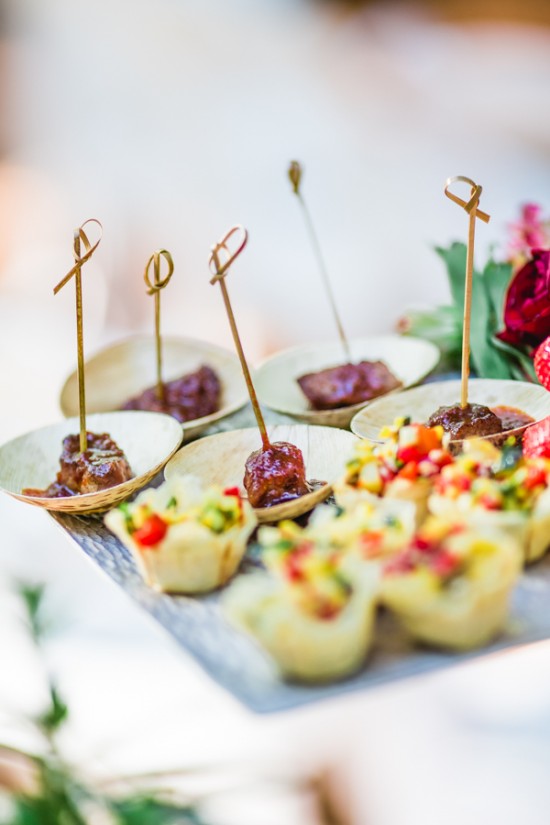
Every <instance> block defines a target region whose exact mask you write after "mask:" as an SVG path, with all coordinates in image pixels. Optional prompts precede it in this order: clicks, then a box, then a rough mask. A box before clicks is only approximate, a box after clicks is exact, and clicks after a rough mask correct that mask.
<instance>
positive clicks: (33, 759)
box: [5, 585, 205, 825]
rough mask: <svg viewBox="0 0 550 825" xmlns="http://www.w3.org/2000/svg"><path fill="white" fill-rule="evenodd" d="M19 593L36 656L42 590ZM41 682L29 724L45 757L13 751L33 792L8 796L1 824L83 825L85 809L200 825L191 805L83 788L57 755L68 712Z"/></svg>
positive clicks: (123, 822) (146, 822)
mask: <svg viewBox="0 0 550 825" xmlns="http://www.w3.org/2000/svg"><path fill="white" fill-rule="evenodd" d="M19 594H20V596H21V599H22V602H23V604H24V606H25V609H26V618H27V623H28V626H29V632H30V634H31V637H32V639H33V641H34V643H35V645H36V648H37V650H38V652H39V653H42V652H43V646H44V640H45V636H46V625H45V622H44V619H43V600H44V588H43V587H42V586H40V585H36V586H35V585H21V586H20V587H19ZM46 681H47V685H48V691H49V701H48V703H47V705H46V707H45V708H44V710H43V711H42V712H41V713H40V714H39V715H38V716H37V717H35V718H34V720H32V721H33V722H34V725H35V727H36V729H37V732H39V733H40V734H42V736H43V738H44V740H45V743H46V745H47V755H46V756H37V755H33V754H24V753H23V752H21V751H20V752H19V753H20V754H21V756H23V757H26V758H27V760H28V762H29V764H32V765H33V767H34V769H35V772H36V779H37V782H36V788H35V791H34V793H32V794H30V793H19V794H14V795H12V798H11V800H10V801H11V803H12V806H13V813H12V816H11V819H10V820H9V821H8V822H7V823H5V825H88V814H87V811H89V807H90V805H91V806H92V807H93V808H95V809H99V810H102V811H104V812H105V813H106V814H107V815H108V817H109V816H110V817H111V819H112V822H113V825H205V823H204V822H203V821H202V820H201V819H200V818H199V816H198V814H197V812H196V811H195V810H194V808H193V807H192V806H188V805H184V806H180V805H176V804H171V803H170V802H166V801H164V800H163V799H161V798H160V797H157V796H155V795H154V794H153V793H148V794H144V793H143V792H139V793H136V794H133V795H131V796H128V797H126V798H124V799H113V798H111V797H109V796H106V795H104V794H102V793H99V792H97V791H96V790H94V789H92V788H88V787H86V786H85V785H84V783H83V782H82V781H81V780H80V779H79V778H78V773H77V772H76V771H75V770H74V769H73V768H71V767H70V766H68V765H66V764H65V762H64V761H63V759H62V758H61V756H60V754H59V751H58V747H57V734H58V733H59V731H60V729H61V728H62V727H63V724H64V723H65V721H66V720H67V717H68V714H69V710H68V707H67V704H66V703H65V701H64V700H63V698H62V696H61V694H60V692H59V689H58V687H57V685H56V683H55V681H54V680H53V678H52V676H51V675H50V674H49V673H48V671H47V669H46ZM106 821H108V820H106Z"/></svg>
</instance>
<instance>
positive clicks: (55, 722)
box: [36, 684, 69, 735]
mask: <svg viewBox="0 0 550 825" xmlns="http://www.w3.org/2000/svg"><path fill="white" fill-rule="evenodd" d="M68 714H69V708H68V707H67V705H66V704H65V702H64V701H63V700H62V699H61V697H60V696H59V692H58V690H57V688H56V686H55V685H54V684H50V705H49V707H47V708H46V710H45V711H44V713H42V714H40V716H38V718H37V720H36V722H37V724H38V726H39V727H40V728H42V730H43V731H44V732H45V733H46V734H49V735H51V734H53V733H55V732H56V731H57V729H58V728H59V727H60V725H62V724H63V722H64V721H65V720H66V718H67V716H68Z"/></svg>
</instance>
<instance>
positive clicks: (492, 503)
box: [479, 493, 501, 510]
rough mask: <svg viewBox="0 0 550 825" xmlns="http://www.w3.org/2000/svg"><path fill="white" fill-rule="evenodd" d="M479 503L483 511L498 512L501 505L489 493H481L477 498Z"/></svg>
mask: <svg viewBox="0 0 550 825" xmlns="http://www.w3.org/2000/svg"><path fill="white" fill-rule="evenodd" d="M479 503H480V504H481V506H482V507H483V508H484V509H485V510H500V509H501V504H500V502H499V501H498V500H497V499H496V498H495V497H494V496H492V495H490V493H483V495H481V496H480V497H479Z"/></svg>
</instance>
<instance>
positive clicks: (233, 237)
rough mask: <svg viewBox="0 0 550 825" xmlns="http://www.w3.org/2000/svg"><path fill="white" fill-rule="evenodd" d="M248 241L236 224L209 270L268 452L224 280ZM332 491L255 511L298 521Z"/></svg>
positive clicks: (266, 517)
mask: <svg viewBox="0 0 550 825" xmlns="http://www.w3.org/2000/svg"><path fill="white" fill-rule="evenodd" d="M247 241H248V232H247V231H246V229H245V228H244V227H243V226H240V225H237V226H233V227H232V228H231V229H230V230H229V232H227V234H226V235H224V237H223V238H222V239H221V240H220V241H219V242H218V243H217V244H214V246H213V247H212V250H211V255H210V259H209V267H210V271H211V273H212V278H211V279H210V283H211V284H212V285H214V284H216V283H217V284H219V286H220V289H221V293H222V297H223V302H224V305H225V310H226V312H227V317H228V320H229V326H230V327H231V334H232V336H233V341H234V343H235V348H236V350H237V354H238V356H239V360H240V362H241V367H242V371H243V375H244V379H245V381H246V386H247V389H248V394H249V396H250V403H251V404H252V409H253V411H254V416H255V418H256V423H257V425H258V429H259V432H260V437H261V441H262V450H263V452H267V451H269V450H272V448H273V445H272V444H271V442H270V440H269V435H268V432H267V428H266V425H265V421H264V417H263V415H262V411H261V409H260V405H259V402H258V398H257V396H256V390H255V388H254V383H253V381H252V376H251V374H250V369H249V367H248V363H247V360H246V357H245V354H244V350H243V347H242V343H241V339H240V335H239V331H238V328H237V324H236V321H235V315H234V313H233V309H232V306H231V301H230V299H229V293H228V290H227V285H226V281H225V279H226V277H227V274H228V272H229V269H230V267H231V265H232V264H233V263H234V261H235V259H236V258H237V257H238V256H239V255H240V253H241V252H242V251H243V249H244V248H245V246H246V243H247ZM331 492H332V487H331V485H330V484H327V483H326V482H324V483H322V485H321V486H320V487H318V488H316V489H315V490H313V491H312V492H310V493H305V494H304V495H301V496H299V497H298V498H294V499H291V500H290V501H285V502H283V503H281V504H274V505H272V506H271V507H259V508H258V507H257V508H254V509H255V512H256V516H257V518H258V521H260V522H273V521H278V520H280V519H284V518H296V517H297V516H300V515H302V514H303V513H307V512H308V511H309V510H311V509H312V508H313V507H315V505H316V504H318V503H319V502H321V501H323V500H324V499H326V498H327V497H328V496H329V495H330V493H331Z"/></svg>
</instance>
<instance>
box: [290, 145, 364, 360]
mask: <svg viewBox="0 0 550 825" xmlns="http://www.w3.org/2000/svg"><path fill="white" fill-rule="evenodd" d="M288 177H289V178H290V182H291V184H292V191H293V192H294V194H295V195H296V197H297V198H298V201H299V202H300V206H301V207H302V212H303V214H304V219H305V222H306V227H307V230H308V232H309V237H310V240H311V245H312V246H313V251H314V254H315V257H316V258H317V265H318V267H319V271H320V273H321V278H322V279H323V283H324V286H325V290H326V293H327V297H328V300H329V303H330V306H331V308H332V314H333V316H334V321H335V322H336V327H337V329H338V335H339V337H340V341H341V342H342V347H343V349H344V354H345V357H346V359H347V362H348V364H351V352H350V347H349V342H348V339H347V337H346V333H345V332H344V326H343V324H342V321H341V319H340V315H339V313H338V308H337V306H336V301H335V298H334V293H333V291H332V287H331V285H330V279H329V277H328V271H327V267H326V264H325V260H324V258H323V253H322V252H321V245H320V243H319V239H318V237H317V233H316V232H315V227H314V226H313V221H312V220H311V215H310V214H309V209H308V208H307V205H306V202H305V200H304V197H303V195H302V193H301V191H300V182H301V180H302V167H301V166H300V164H299V163H298V161H297V160H293V161H291V163H290V166H289V167H288Z"/></svg>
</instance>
